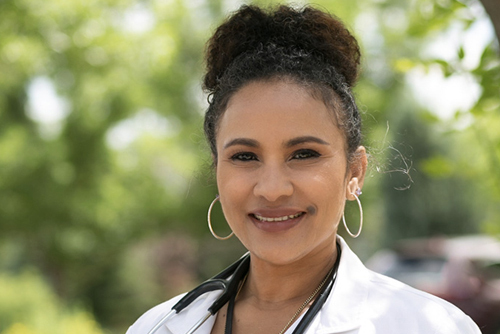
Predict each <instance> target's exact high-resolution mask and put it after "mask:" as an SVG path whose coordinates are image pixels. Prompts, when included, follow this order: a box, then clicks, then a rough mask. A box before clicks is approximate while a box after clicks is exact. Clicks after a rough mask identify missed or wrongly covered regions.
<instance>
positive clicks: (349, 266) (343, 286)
mask: <svg viewBox="0 0 500 334" xmlns="http://www.w3.org/2000/svg"><path fill="white" fill-rule="evenodd" d="M337 239H338V241H339V242H340V246H341V249H342V256H341V258H340V264H339V269H338V272H337V279H336V281H335V285H334V286H333V289H332V292H331V293H330V296H329V297H328V299H327V300H326V302H325V305H324V306H323V308H322V309H321V311H320V312H319V314H318V315H317V316H316V317H315V319H314V320H313V322H312V323H311V325H310V326H309V328H308V330H307V333H308V334H310V333H317V334H322V333H325V334H326V333H338V332H344V331H348V330H352V329H355V328H358V327H360V326H361V324H362V322H363V316H364V315H366V314H367V313H366V311H367V310H366V308H367V298H368V284H369V277H370V272H369V270H368V269H366V268H365V266H364V265H363V264H362V263H361V261H360V260H359V258H358V257H357V256H356V255H355V254H354V253H353V252H352V251H351V249H350V248H349V246H347V244H346V242H345V241H344V239H342V237H340V236H337ZM219 295H220V292H218V291H215V292H210V293H206V294H204V295H203V296H201V297H199V298H198V299H197V300H195V301H194V302H193V303H192V305H191V306H189V307H188V308H187V309H186V310H184V311H182V312H181V313H179V314H178V315H177V316H175V317H174V318H172V319H171V320H170V321H169V322H168V323H167V324H166V325H165V326H167V328H168V329H169V330H170V332H172V333H173V334H185V333H186V332H187V331H188V330H189V329H191V327H192V326H193V325H194V324H195V323H196V322H197V321H198V320H199V319H200V318H202V317H203V316H204V315H205V314H206V313H207V309H208V308H209V307H210V306H211V305H212V303H213V302H214V301H215V299H216V298H217V297H218V296H219ZM214 322H215V317H211V318H210V319H208V320H207V322H205V324H204V325H203V326H202V327H201V328H200V329H199V330H198V331H197V333H199V334H202V333H210V332H211V328H212V327H213V324H214Z"/></svg>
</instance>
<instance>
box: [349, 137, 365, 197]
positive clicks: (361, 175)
mask: <svg viewBox="0 0 500 334" xmlns="http://www.w3.org/2000/svg"><path fill="white" fill-rule="evenodd" d="M367 166H368V159H367V156H366V149H365V148H364V146H359V147H358V149H357V150H356V152H354V154H353V157H352V158H351V161H350V165H349V169H350V172H351V173H350V174H351V175H350V176H351V178H350V180H349V183H348V184H347V189H346V192H347V194H346V198H347V199H348V200H350V201H352V200H354V195H353V194H356V195H358V194H357V192H358V189H359V191H361V189H362V188H363V182H364V181H365V174H366V168H367ZM358 196H359V195H358Z"/></svg>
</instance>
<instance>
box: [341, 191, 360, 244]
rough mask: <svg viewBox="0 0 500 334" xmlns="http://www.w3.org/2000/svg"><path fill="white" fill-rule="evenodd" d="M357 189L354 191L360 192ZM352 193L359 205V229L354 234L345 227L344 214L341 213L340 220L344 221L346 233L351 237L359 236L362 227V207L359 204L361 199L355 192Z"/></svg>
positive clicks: (345, 225)
mask: <svg viewBox="0 0 500 334" xmlns="http://www.w3.org/2000/svg"><path fill="white" fill-rule="evenodd" d="M358 191H359V189H358V190H357V191H356V193H358V194H360V193H361V191H359V192H358ZM352 195H353V196H354V198H356V201H357V202H358V206H359V216H360V218H359V230H358V233H356V234H354V233H352V232H351V231H350V230H349V228H348V227H347V223H346V222H345V214H342V221H343V222H344V227H345V230H346V231H347V233H349V235H350V236H351V237H353V238H357V237H359V235H360V234H361V230H362V229H363V207H362V206H361V201H360V200H359V197H358V196H357V195H356V194H355V193H352Z"/></svg>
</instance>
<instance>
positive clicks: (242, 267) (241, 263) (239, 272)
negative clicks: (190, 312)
mask: <svg viewBox="0 0 500 334" xmlns="http://www.w3.org/2000/svg"><path fill="white" fill-rule="evenodd" d="M249 266H250V254H249V253H246V254H245V255H243V256H242V257H241V258H240V259H239V260H238V261H236V262H235V263H233V264H232V265H230V266H229V267H227V268H226V269H224V270H223V271H222V272H220V273H219V274H217V275H215V276H214V277H213V278H211V279H209V280H207V281H205V282H203V283H201V284H200V285H199V286H198V287H196V288H194V289H193V290H191V291H190V292H188V293H187V294H186V295H185V296H184V297H182V298H181V299H180V300H179V301H178V302H177V303H176V304H175V305H174V306H172V309H171V310H170V312H168V313H167V314H166V315H165V316H164V317H163V318H161V319H160V321H158V323H157V324H156V325H155V326H154V327H153V328H151V330H150V331H149V332H148V334H154V333H156V331H158V329H160V328H161V327H162V326H163V325H164V324H165V323H166V322H167V321H168V320H169V319H170V318H172V317H173V316H174V315H176V314H178V313H179V312H181V311H182V310H184V309H185V308H186V307H188V306H189V305H191V303H192V302H193V301H195V300H196V299H197V298H198V297H200V296H201V295H203V294H205V293H207V292H210V291H215V290H222V291H223V292H222V294H221V295H220V296H219V298H217V300H216V301H215V302H214V303H213V304H212V305H211V306H210V308H209V309H208V313H207V314H206V315H205V316H203V318H201V319H200V320H199V321H198V322H197V323H196V324H195V325H194V326H193V327H192V328H191V329H190V330H189V331H188V332H187V333H186V334H192V333H194V332H195V331H196V330H197V329H198V328H200V327H201V325H203V324H204V323H205V322H206V321H207V320H208V319H209V318H210V317H211V316H212V315H215V314H216V313H217V312H218V311H219V310H220V309H221V308H222V307H223V306H224V305H225V304H226V303H227V302H228V301H229V299H230V298H231V295H232V294H233V293H234V292H236V290H237V288H238V284H239V282H240V281H241V280H242V279H243V276H245V275H246V273H247V272H248V268H249ZM231 275H232V277H231ZM229 277H231V279H229Z"/></svg>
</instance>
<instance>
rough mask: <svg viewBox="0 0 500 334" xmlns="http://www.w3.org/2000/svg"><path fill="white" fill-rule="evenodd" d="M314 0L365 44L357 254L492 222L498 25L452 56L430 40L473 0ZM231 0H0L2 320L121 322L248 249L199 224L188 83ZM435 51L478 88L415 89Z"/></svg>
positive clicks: (440, 64) (498, 185)
mask: <svg viewBox="0 0 500 334" xmlns="http://www.w3.org/2000/svg"><path fill="white" fill-rule="evenodd" d="M256 3H261V4H268V3H270V2H269V1H256ZM314 3H315V4H317V5H318V6H320V7H322V8H325V9H327V10H329V11H331V12H332V13H335V14H336V15H337V16H339V17H341V18H342V19H343V20H345V22H346V23H347V24H348V26H349V27H351V28H352V30H354V32H355V34H357V36H359V39H360V43H361V45H362V48H363V50H364V61H363V74H362V77H361V79H360V82H359V85H358V86H357V88H356V95H357V97H358V102H359V104H360V106H361V108H362V109H363V110H364V111H365V115H364V122H365V123H364V124H365V125H364V126H365V132H366V138H365V144H366V146H368V148H369V150H370V152H371V155H372V161H371V165H372V169H371V171H370V174H369V179H368V182H367V184H366V187H365V189H364V194H363V204H364V207H365V211H366V214H365V217H366V229H365V232H364V234H363V235H362V237H361V238H360V239H359V240H356V241H355V242H353V244H354V245H353V246H354V247H355V248H356V249H357V250H358V252H359V253H360V254H361V255H362V256H363V255H364V256H365V257H366V256H367V255H368V254H370V252H372V251H373V250H375V249H377V248H380V247H383V246H389V245H391V244H392V243H393V242H394V241H395V240H397V239H400V238H406V237H415V236H429V235H435V234H447V235H455V234H464V233H479V232H481V233H489V234H500V224H499V221H500V220H499V219H500V205H499V204H500V172H499V171H500V132H499V131H498V129H499V128H500V94H499V93H500V88H499V82H500V58H499V52H498V42H497V41H496V40H495V41H493V42H492V43H491V44H490V45H488V46H487V47H486V48H485V49H484V50H482V56H481V59H480V62H479V64H478V65H477V66H476V67H475V68H468V67H466V66H464V58H465V56H466V54H465V52H466V51H465V50H466V48H464V47H463V46H462V45H459V46H458V47H457V49H456V50H454V51H455V52H456V57H454V58H453V59H452V60H451V61H450V60H449V59H448V60H444V59H441V58H437V59H436V58H433V57H430V56H428V55H427V53H426V52H425V50H426V48H428V46H429V44H430V43H431V42H432V41H434V40H435V39H436V37H437V36H440V35H442V34H443V32H445V31H447V30H448V29H450V28H452V27H457V26H458V27H459V28H458V29H459V30H461V31H462V32H464V33H465V32H466V31H467V30H468V29H470V28H471V27H472V26H473V25H474V23H475V22H476V21H477V20H478V19H479V18H480V17H481V15H484V14H481V11H480V10H479V11H478V8H479V7H478V6H479V4H478V2H476V1H473V0H463V1H458V0H440V1H431V0H405V1H400V0H378V1H373V0H352V1H341V0H332V1H326V0H325V1H315V2H314ZM238 6H239V2H236V1H234V2H230V1H218V0H212V1H210V0H200V1H180V0H147V1H146V0H144V1H139V0H104V1H103V0H101V1H95V0H91V1H88V0H86V1H83V0H72V1H62V0H45V1H43V2H40V1H36V0H16V1H14V0H3V1H0V203H1V205H0V333H1V334H28V333H33V334H41V333H67V332H72V333H82V334H83V333H86V334H94V333H95V334H97V333H120V332H124V331H125V330H126V327H127V326H128V325H130V324H131V322H133V321H134V319H135V318H136V317H137V316H138V315H139V314H141V313H142V312H144V311H145V310H146V309H148V308H149V307H151V306H152V305H154V304H155V303H158V302H160V301H162V300H164V299H166V298H168V297H169V296H172V295H173V294H175V293H178V292H180V291H182V290H184V289H185V288H187V287H189V286H191V285H193V284H194V283H195V282H197V281H199V280H200V279H203V278H206V277H208V276H211V275H212V274H213V273H214V272H216V271H217V270H218V269H220V268H221V267H222V266H224V265H225V264H227V263H228V262H230V261H232V260H234V259H235V258H236V257H237V256H238V254H240V253H241V252H243V249H242V247H241V245H239V244H238V242H237V241H235V240H232V241H229V242H226V243H224V244H220V243H218V242H215V241H213V240H212V239H211V237H210V236H209V235H208V231H207V229H206V224H205V219H206V218H205V217H206V210H207V207H208V204H209V203H210V201H211V200H212V199H213V196H214V195H215V193H216V189H215V186H214V180H213V175H212V174H211V170H210V156H209V153H208V149H207V146H206V144H205V143H204V138H203V134H202V131H201V127H202V115H203V110H204V108H205V97H204V96H203V94H202V92H201V88H200V78H201V76H202V71H203V64H202V51H203V44H204V41H205V40H206V39H207V37H208V36H209V34H210V31H211V30H212V29H213V28H214V27H215V26H216V25H217V23H218V22H220V20H221V19H222V18H223V17H224V16H225V15H227V13H228V12H229V11H231V10H234V9H236V8H237V7H238ZM137 13H142V14H143V16H144V17H146V19H147V20H146V21H145V22H143V23H142V24H139V23H138V21H137V20H134V19H133V18H134V17H136V16H134V15H137ZM436 68H437V69H439V71H441V72H442V73H443V75H444V76H446V77H453V76H454V75H457V74H468V75H470V77H471V78H473V80H474V81H475V82H476V83H477V84H479V85H480V88H481V93H480V96H479V98H478V100H477V102H476V103H475V104H474V105H473V107H472V108H470V110H459V111H457V113H456V115H455V117H454V118H453V119H451V120H443V119H441V118H439V117H437V116H436V110H431V109H429V108H424V107H422V103H421V102H422V101H418V98H419V97H418V96H415V95H412V94H411V92H410V89H409V85H408V80H407V78H408V76H409V73H411V72H412V71H413V70H415V69H423V70H424V71H430V70H432V69H436ZM40 82H42V83H44V84H45V85H47V83H48V84H49V85H53V87H54V88H55V90H56V92H57V94H58V96H59V97H60V100H61V101H62V102H61V103H62V106H63V107H62V109H61V110H63V112H62V114H61V115H59V117H55V118H52V119H47V118H44V117H42V116H40V115H38V114H37V113H36V111H35V109H36V108H35V107H34V106H33V99H32V98H30V96H31V97H32V91H30V89H32V88H33V87H36V86H37V84H39V83H40ZM439 94H440V92H436V95H437V96H439ZM457 94H463V93H462V92H460V93H458V92H457ZM49 112H50V110H49ZM53 112H54V113H56V114H57V111H53ZM464 122H465V124H466V125H465V126H463V125H460V124H464ZM459 125H460V126H459ZM403 188H404V189H405V190H402V189H403ZM352 211H355V210H354V209H353V210H352ZM215 215H216V216H215V217H214V220H216V221H220V226H217V227H216V228H217V229H218V230H220V231H221V232H220V233H221V234H222V233H223V231H224V229H227V227H225V225H224V223H223V218H222V215H221V213H220V212H218V213H216V214H215ZM348 218H349V217H348ZM356 219H357V218H356V215H355V214H353V215H352V217H351V219H350V221H355V220H356ZM341 233H343V231H341ZM49 324H51V325H49ZM65 326H66V327H65ZM68 328H71V330H69V329H68ZM78 331H79V332H78Z"/></svg>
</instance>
